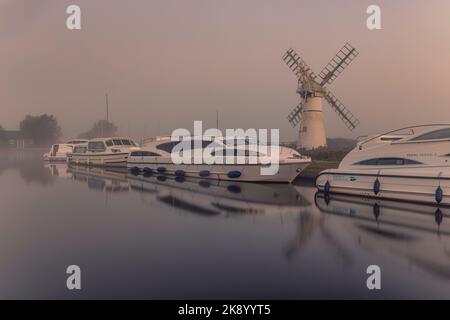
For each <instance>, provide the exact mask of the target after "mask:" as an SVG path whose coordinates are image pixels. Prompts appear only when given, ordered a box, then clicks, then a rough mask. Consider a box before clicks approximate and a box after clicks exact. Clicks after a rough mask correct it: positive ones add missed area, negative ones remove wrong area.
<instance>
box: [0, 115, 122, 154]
mask: <svg viewBox="0 0 450 320" xmlns="http://www.w3.org/2000/svg"><path fill="white" fill-rule="evenodd" d="M19 128H20V130H18V131H17V130H15V131H14V130H6V129H4V128H3V127H2V126H1V125H0V147H7V146H15V145H17V144H16V141H19V140H22V141H27V143H26V146H30V145H32V146H37V147H39V146H48V145H51V144H53V143H57V142H60V140H61V137H62V130H61V127H60V126H59V124H58V121H57V119H56V117H55V116H53V115H51V114H50V115H49V114H41V115H37V116H32V115H27V116H26V117H25V118H24V119H23V120H22V121H21V122H20V124H19ZM117 131H118V127H117V126H116V125H115V124H114V123H111V122H108V121H106V120H100V121H97V122H95V123H94V124H93V126H92V128H91V129H90V130H89V131H86V132H83V133H81V134H80V135H79V138H84V139H92V138H96V137H106V136H113V135H115V134H116V133H117Z"/></svg>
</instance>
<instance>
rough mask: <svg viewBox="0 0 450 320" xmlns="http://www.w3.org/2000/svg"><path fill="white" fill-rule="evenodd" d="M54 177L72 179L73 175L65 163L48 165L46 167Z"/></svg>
mask: <svg viewBox="0 0 450 320" xmlns="http://www.w3.org/2000/svg"><path fill="white" fill-rule="evenodd" d="M44 167H45V168H47V169H48V170H49V171H50V174H51V175H52V176H53V177H60V178H71V177H72V173H71V172H70V171H69V168H68V167H67V165H66V164H65V163H47V164H45V165H44Z"/></svg>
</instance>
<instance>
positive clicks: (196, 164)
mask: <svg viewBox="0 0 450 320" xmlns="http://www.w3.org/2000/svg"><path fill="white" fill-rule="evenodd" d="M183 141H190V142H191V145H192V151H193V154H194V156H193V157H192V161H191V164H184V163H183V164H176V163H173V161H172V158H171V154H172V150H173V149H174V148H175V146H176V145H178V144H179V143H180V142H179V141H172V140H171V137H170V136H166V137H156V138H151V139H147V140H145V141H144V143H143V146H142V147H141V149H140V150H136V151H132V152H130V155H129V157H128V160H127V167H128V168H129V169H130V170H131V171H138V172H145V173H149V172H153V173H158V174H169V175H175V176H180V177H196V178H202V179H217V180H233V181H245V182H281V183H290V182H292V181H293V180H294V179H295V178H296V177H297V176H298V175H299V174H300V173H301V172H302V171H303V170H304V169H305V168H306V167H307V166H308V165H309V164H310V163H311V159H310V158H309V157H306V156H302V155H300V154H299V153H298V152H297V151H295V150H294V149H291V148H287V147H279V167H278V171H277V172H276V173H275V174H271V175H263V174H261V170H262V168H263V167H267V166H268V165H267V164H263V162H262V161H260V159H262V157H264V156H265V157H270V146H268V147H267V153H266V154H263V152H262V151H261V149H260V150H258V152H254V151H249V150H250V149H251V148H249V147H248V146H249V143H248V140H247V141H246V143H243V144H239V145H237V146H235V144H234V141H235V138H233V144H231V142H230V139H226V138H221V139H215V140H214V142H212V141H211V140H207V139H204V138H203V139H202V138H200V137H195V136H192V137H184V139H183ZM211 144H214V148H216V149H214V150H215V151H213V153H214V152H217V150H220V151H221V152H222V154H231V156H230V157H232V158H234V159H231V160H235V159H237V156H238V154H239V155H241V154H242V155H243V159H244V161H243V162H242V164H238V163H237V161H228V160H229V159H226V160H225V161H224V162H225V163H224V164H217V163H213V164H207V163H206V162H205V161H202V160H200V161H196V160H198V159H196V158H195V157H196V156H195V149H196V148H197V146H199V147H198V149H202V150H201V152H200V153H201V154H203V151H204V149H205V148H207V147H211ZM230 149H231V153H227V152H228V151H229V150H230ZM213 156H214V155H213ZM252 156H253V157H254V158H253V160H255V158H257V159H256V161H250V159H251V157H252ZM224 158H227V157H224Z"/></svg>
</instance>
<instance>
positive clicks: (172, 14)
mask: <svg viewBox="0 0 450 320" xmlns="http://www.w3.org/2000/svg"><path fill="white" fill-rule="evenodd" d="M372 3H373V1H361V0H354V1H350V0H347V1H324V0H319V1H317V0H315V1H299V0H292V1H291V0H286V1H284V0H283V1H270V0H230V1H214V0H189V1H172V0H164V1H163V0H161V1H148V0H142V1H140V0H134V1H118V0H96V1H92V0H76V1H75V0H72V1H63V0H40V1H26V0H11V1H8V0H0V41H1V49H0V69H1V72H0V125H2V126H3V127H4V128H7V129H17V128H18V124H19V122H20V120H22V119H23V118H24V117H25V115H26V114H33V115H35V114H42V113H50V114H54V115H55V116H56V117H57V119H58V121H59V123H60V125H61V127H62V129H63V133H64V136H65V137H66V138H70V137H72V136H77V135H78V134H80V133H81V132H84V131H86V130H88V129H89V128H90V127H91V126H92V124H93V122H94V121H96V120H99V119H103V118H105V93H108V95H109V105H110V120H111V121H112V122H114V123H116V124H117V125H118V126H119V128H120V133H121V134H124V135H130V136H132V137H134V138H140V137H142V136H152V135H158V134H168V133H170V132H171V131H172V130H173V129H175V128H179V127H186V128H188V129H191V128H192V127H193V121H194V120H203V121H204V123H205V124H204V126H205V127H213V126H215V123H216V111H218V112H219V126H220V127H221V128H236V127H243V128H248V127H253V128H279V129H280V130H281V138H282V140H294V139H295V138H296V136H297V132H296V130H297V129H294V128H292V127H291V126H290V124H289V123H288V122H287V120H286V116H287V114H288V113H289V112H290V111H291V109H292V108H293V107H294V106H295V105H296V104H297V103H298V101H299V97H298V95H297V94H296V93H295V89H296V79H295V77H294V75H293V74H292V72H291V71H290V70H289V69H288V68H287V66H286V65H285V64H284V62H283V61H282V60H281V56H282V55H283V53H284V52H285V50H286V49H288V48H289V47H293V48H294V49H295V50H296V51H297V52H298V53H299V54H300V55H301V57H302V58H303V59H305V60H306V62H307V63H308V64H309V65H310V66H311V67H312V69H313V70H314V71H315V72H316V73H319V72H320V70H321V69H322V68H323V67H324V66H325V64H326V63H327V62H328V61H329V60H330V58H331V57H332V56H333V55H334V54H335V53H336V52H337V51H338V49H339V48H340V47H342V45H343V44H344V43H345V42H347V41H348V42H349V43H351V44H352V45H353V46H354V47H356V49H357V50H358V51H359V53H360V54H359V56H358V57H357V58H356V60H355V61H354V62H353V63H352V64H351V65H350V66H349V67H348V69H347V70H345V71H344V72H343V73H342V74H341V75H340V76H339V77H338V79H336V81H335V82H334V83H333V84H332V85H330V86H329V89H331V91H332V92H333V93H334V94H335V95H336V96H337V97H338V98H339V99H340V100H341V101H342V102H343V103H344V104H345V105H346V106H347V107H348V108H350V110H351V111H352V112H353V113H354V114H355V115H356V116H357V117H358V118H359V119H360V121H361V124H360V126H359V127H358V128H357V129H356V130H354V131H353V132H350V131H348V130H347V128H346V127H345V125H344V124H343V123H342V122H341V121H340V120H339V119H338V117H337V116H336V115H335V114H334V112H333V111H332V110H331V109H330V108H329V106H328V105H324V110H325V121H326V128H327V134H328V136H329V137H356V136H359V135H363V134H368V133H374V132H379V131H382V130H387V129H391V128H396V127H399V126H403V125H409V124H417V123H445V122H450V121H447V119H448V118H450V108H449V106H450V96H449V94H448V87H449V85H450V32H449V30H450V19H449V18H448V16H449V13H450V2H448V1H444V0H442V1H438V0H434V1H411V0H408V1H407V0H404V1H403V0H397V1H377V4H379V5H380V6H381V10H382V30H374V31H370V30H368V29H367V28H366V19H367V14H366V8H367V6H368V5H370V4H372ZM70 4H77V5H79V6H80V7H81V12H82V18H81V21H82V29H81V30H68V29H67V28H66V19H67V16H68V15H67V14H66V12H65V11H66V8H67V6H68V5H70Z"/></svg>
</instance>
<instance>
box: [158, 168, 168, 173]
mask: <svg viewBox="0 0 450 320" xmlns="http://www.w3.org/2000/svg"><path fill="white" fill-rule="evenodd" d="M156 170H158V172H159V173H164V172H166V168H165V167H158V169H156Z"/></svg>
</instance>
